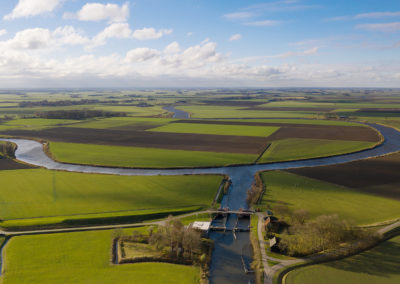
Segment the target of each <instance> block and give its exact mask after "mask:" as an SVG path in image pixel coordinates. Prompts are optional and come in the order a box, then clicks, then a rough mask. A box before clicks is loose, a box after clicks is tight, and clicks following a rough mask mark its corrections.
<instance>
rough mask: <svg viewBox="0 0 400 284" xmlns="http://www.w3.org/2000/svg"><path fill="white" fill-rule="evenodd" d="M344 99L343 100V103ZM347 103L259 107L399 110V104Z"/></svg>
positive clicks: (289, 102)
mask: <svg viewBox="0 0 400 284" xmlns="http://www.w3.org/2000/svg"><path fill="white" fill-rule="evenodd" d="M344 100H346V99H343V100H342V101H344ZM347 100H348V102H306V101H292V100H290V101H289V100H286V101H277V102H270V103H266V104H263V105H260V107H305V108H306V107H315V108H335V109H360V108H400V104H399V103H370V102H367V103H364V102H362V103H359V102H352V101H351V100H350V99H347Z"/></svg>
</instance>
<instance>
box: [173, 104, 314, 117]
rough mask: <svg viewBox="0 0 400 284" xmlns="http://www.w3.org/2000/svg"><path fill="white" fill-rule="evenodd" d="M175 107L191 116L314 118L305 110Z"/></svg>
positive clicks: (198, 106)
mask: <svg viewBox="0 0 400 284" xmlns="http://www.w3.org/2000/svg"><path fill="white" fill-rule="evenodd" d="M177 109H180V110H184V111H187V112H189V113H190V114H191V117H192V118H252V117H256V118H267V117H271V118H282V117H288V118H295V117H299V118H314V117H315V115H314V114H313V113H311V112H305V111H290V112H287V111H267V110H246V109H243V108H238V107H228V106H204V105H190V106H179V107H177Z"/></svg>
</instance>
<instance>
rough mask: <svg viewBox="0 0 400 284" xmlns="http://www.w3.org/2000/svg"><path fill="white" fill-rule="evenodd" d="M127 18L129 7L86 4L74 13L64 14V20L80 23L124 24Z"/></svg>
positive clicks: (125, 5)
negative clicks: (107, 22) (108, 22)
mask: <svg viewBox="0 0 400 284" xmlns="http://www.w3.org/2000/svg"><path fill="white" fill-rule="evenodd" d="M128 17H129V5H128V3H125V4H124V5H122V6H119V5H117V4H111V3H107V4H101V3H87V4H85V5H84V6H83V7H82V8H81V9H80V10H79V11H78V12H76V13H64V18H66V19H78V20H81V21H102V20H108V21H110V22H124V21H126V19H127V18H128Z"/></svg>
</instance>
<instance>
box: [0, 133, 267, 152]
mask: <svg viewBox="0 0 400 284" xmlns="http://www.w3.org/2000/svg"><path fill="white" fill-rule="evenodd" d="M0 134H5V135H12V136H22V137H36V138H41V139H45V140H47V141H54V142H70V143H85V144H100V145H115V146H133V147H145V148H161V149H171V150H188V151H207V152H223V153H241V154H261V153H262V151H263V150H264V149H265V147H266V146H267V145H268V143H267V141H266V139H265V138H263V137H252V139H249V138H248V137H245V136H243V137H242V136H222V135H205V134H189V133H163V132H151V131H126V130H109V129H91V128H72V127H60V128H53V129H46V130H40V131H29V130H8V131H3V132H0Z"/></svg>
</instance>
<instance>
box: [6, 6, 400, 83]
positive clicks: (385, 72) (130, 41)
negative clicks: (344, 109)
mask: <svg viewBox="0 0 400 284" xmlns="http://www.w3.org/2000/svg"><path fill="white" fill-rule="evenodd" d="M0 5H1V6H0V7H1V9H0V18H1V20H0V88H38V87H42V88H47V87H55V88H57V87H119V88H128V87H287V86H291V87H295V86H308V87H314V86H315V87H347V86H349V87H400V1H398V0H392V1H387V0H380V1H376V0H354V1H348V0H335V1H312V0H275V1H252V0H218V1H217V0H127V1H119V0H108V1H101V0H97V1H96V0H94V2H87V1H85V0H81V1H78V0H0Z"/></svg>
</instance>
